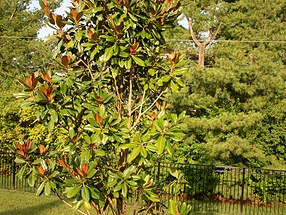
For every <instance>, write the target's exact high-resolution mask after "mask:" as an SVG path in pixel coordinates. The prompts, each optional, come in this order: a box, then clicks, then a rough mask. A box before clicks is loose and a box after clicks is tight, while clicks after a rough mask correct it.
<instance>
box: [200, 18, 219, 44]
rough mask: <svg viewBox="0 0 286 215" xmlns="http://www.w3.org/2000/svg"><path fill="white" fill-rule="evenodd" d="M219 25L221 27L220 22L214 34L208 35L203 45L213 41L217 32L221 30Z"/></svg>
mask: <svg viewBox="0 0 286 215" xmlns="http://www.w3.org/2000/svg"><path fill="white" fill-rule="evenodd" d="M221 25H222V22H220V23H219V26H218V27H217V29H216V32H215V34H214V35H212V34H211V33H210V35H209V37H208V39H207V40H206V41H205V42H204V44H205V45H208V44H209V43H210V42H211V41H213V40H214V39H215V37H216V35H217V34H218V32H219V30H220V28H221Z"/></svg>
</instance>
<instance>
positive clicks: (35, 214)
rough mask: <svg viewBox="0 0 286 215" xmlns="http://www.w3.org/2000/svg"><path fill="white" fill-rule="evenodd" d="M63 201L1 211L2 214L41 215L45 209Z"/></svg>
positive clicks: (47, 209)
mask: <svg viewBox="0 0 286 215" xmlns="http://www.w3.org/2000/svg"><path fill="white" fill-rule="evenodd" d="M61 204H62V202H60V201H58V200H54V201H52V202H48V203H45V204H40V205H35V206H32V207H25V208H21V209H12V210H7V211H3V212H0V215H40V214H41V213H42V212H44V211H49V210H51V209H52V208H55V207H57V206H58V205H61Z"/></svg>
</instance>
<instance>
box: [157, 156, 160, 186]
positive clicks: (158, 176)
mask: <svg viewBox="0 0 286 215" xmlns="http://www.w3.org/2000/svg"><path fill="white" fill-rule="evenodd" d="M160 171H161V162H160V160H159V161H158V173H157V174H158V175H157V180H158V181H159V179H160Z"/></svg>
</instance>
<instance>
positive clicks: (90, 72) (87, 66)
mask: <svg viewBox="0 0 286 215" xmlns="http://www.w3.org/2000/svg"><path fill="white" fill-rule="evenodd" d="M80 61H81V62H82V63H83V64H84V65H85V66H86V68H87V69H88V71H89V74H90V76H91V79H92V81H93V82H94V81H95V79H94V77H93V74H92V71H91V69H90V68H89V65H87V64H86V62H84V61H83V60H82V59H80Z"/></svg>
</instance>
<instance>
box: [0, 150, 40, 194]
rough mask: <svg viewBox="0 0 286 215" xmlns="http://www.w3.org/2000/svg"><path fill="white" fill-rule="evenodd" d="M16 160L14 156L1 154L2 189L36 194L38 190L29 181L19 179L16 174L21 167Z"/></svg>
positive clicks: (0, 186)
mask: <svg viewBox="0 0 286 215" xmlns="http://www.w3.org/2000/svg"><path fill="white" fill-rule="evenodd" d="M14 160H15V156H13V155H12V154H10V153H3V152H1V153H0V188H2V189H16V190H20V191H27V192H34V191H35V190H36V189H35V188H32V187H30V186H29V184H28V182H27V180H19V179H18V178H17V176H16V174H17V172H18V168H19V167H18V165H16V163H15V162H14Z"/></svg>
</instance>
